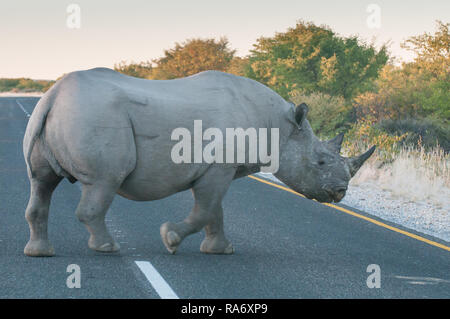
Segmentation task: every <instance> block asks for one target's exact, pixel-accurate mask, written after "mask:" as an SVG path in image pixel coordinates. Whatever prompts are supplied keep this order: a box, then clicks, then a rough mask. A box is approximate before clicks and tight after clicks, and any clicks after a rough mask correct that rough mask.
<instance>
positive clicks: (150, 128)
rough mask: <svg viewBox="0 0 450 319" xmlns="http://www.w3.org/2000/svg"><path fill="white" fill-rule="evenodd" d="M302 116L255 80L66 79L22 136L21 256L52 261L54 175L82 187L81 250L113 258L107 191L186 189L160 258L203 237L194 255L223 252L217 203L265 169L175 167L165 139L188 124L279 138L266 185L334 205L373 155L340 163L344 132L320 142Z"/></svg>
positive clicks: (141, 193)
mask: <svg viewBox="0 0 450 319" xmlns="http://www.w3.org/2000/svg"><path fill="white" fill-rule="evenodd" d="M307 112H308V107H307V105H306V104H301V105H298V106H297V107H296V106H295V105H294V104H293V103H291V102H288V101H286V100H284V99H283V98H282V97H281V96H279V95H278V94H277V93H276V92H274V91H273V90H271V89H270V88H268V87H267V86H265V85H263V84H261V83H258V82H257V81H254V80H251V79H248V78H245V77H240V76H235V75H231V74H227V73H224V72H219V71H205V72H201V73H198V74H196V75H192V76H189V77H186V78H180V79H174V80H146V79H138V78H134V77H130V76H127V75H124V74H121V73H118V72H116V71H114V70H111V69H107V68H95V69H90V70H84V71H76V72H72V73H69V74H67V75H65V76H64V77H63V78H62V79H60V80H59V81H57V83H56V84H55V85H54V86H53V87H52V88H51V89H50V90H49V91H48V92H47V93H46V94H44V95H43V96H42V98H41V99H40V100H39V102H38V103H37V105H36V107H35V109H34V111H33V113H32V115H31V117H30V119H29V122H28V125H27V129H26V132H25V136H24V140H23V151H24V157H25V161H26V164H27V172H28V177H29V180H30V185H31V191H30V199H29V203H28V206H27V208H26V213H25V216H26V220H27V222H28V224H29V228H30V240H29V242H28V243H27V245H26V246H25V249H24V253H25V254H26V255H28V256H52V255H54V249H53V247H52V245H51V244H50V242H49V240H48V233H47V223H48V212H49V205H50V200H51V195H52V193H53V191H54V190H55V188H56V187H57V185H58V183H59V182H60V181H61V180H62V179H63V178H67V179H68V180H69V181H70V182H72V183H74V182H76V181H79V182H80V184H81V189H82V193H81V199H80V202H79V204H78V207H77V209H76V216H77V217H78V219H79V220H80V221H81V222H82V223H84V224H85V225H86V227H87V230H88V231H89V233H90V237H89V241H88V247H89V248H91V249H94V250H97V251H101V252H115V251H118V250H119V245H118V244H117V243H116V242H115V241H114V240H113V238H112V237H111V235H110V234H109V232H108V230H107V227H106V224H105V215H106V212H107V210H108V208H109V206H110V204H111V202H112V200H113V198H114V196H115V195H116V194H119V195H121V196H123V197H125V198H127V199H131V200H135V201H152V200H157V199H161V198H164V197H167V196H169V195H172V194H174V193H177V192H181V191H184V190H188V189H191V190H192V193H193V197H194V201H195V203H194V207H193V208H192V210H191V212H190V214H189V215H188V216H187V217H186V219H184V220H183V221H181V222H178V223H173V222H166V223H164V224H163V225H162V226H161V227H160V234H161V238H162V241H163V243H164V245H165V246H166V248H167V250H168V251H169V252H171V253H175V251H176V250H177V248H178V246H179V245H180V243H181V242H182V240H183V239H184V238H185V237H186V236H188V235H190V234H193V233H195V232H199V231H200V230H202V229H204V230H205V238H204V240H203V241H202V243H201V246H200V251H201V252H204V253H213V254H231V253H233V251H234V249H233V246H232V244H231V243H230V242H229V241H228V240H227V238H226V237H225V234H224V230H223V211H222V199H223V198H224V195H225V193H226V192H227V190H228V188H229V186H230V184H231V182H232V181H233V180H234V179H236V178H240V177H243V176H247V175H250V174H253V173H255V172H259V171H260V170H261V169H263V167H264V164H262V163H261V162H256V163H255V162H252V163H249V162H248V161H247V162H245V161H244V162H243V163H242V162H236V163H228V162H227V163H220V162H219V161H217V162H212V163H205V162H191V163H188V162H186V163H175V162H174V161H173V159H172V158H171V152H172V150H173V146H174V143H175V141H174V140H173V138H172V137H173V136H172V132H173V131H174V130H175V129H177V128H187V129H188V130H189V129H191V130H192V129H193V123H194V122H195V121H196V120H202V124H203V127H212V128H219V129H225V128H245V129H247V128H251V127H253V128H266V129H273V128H276V129H278V134H279V138H278V140H277V141H276V142H277V143H279V145H278V146H279V169H278V171H277V172H275V176H276V177H277V178H279V179H280V180H281V181H282V182H284V183H285V184H286V185H288V186H289V187H291V188H292V189H293V190H295V191H297V192H300V193H302V194H304V195H305V196H306V197H307V198H309V199H316V200H318V201H320V202H332V201H335V202H337V201H339V200H341V199H342V198H343V197H344V195H345V192H346V190H347V186H348V183H349V180H350V178H351V177H352V176H353V175H354V174H355V173H356V171H357V170H358V169H359V168H360V167H361V165H362V164H363V163H364V161H365V160H366V159H367V158H369V156H370V155H371V154H372V153H373V151H374V147H372V148H371V149H369V150H368V151H367V152H366V153H364V154H362V155H360V156H357V157H354V158H344V157H341V156H340V155H339V152H340V148H341V143H342V140H343V135H342V134H341V135H338V136H337V137H335V138H334V139H332V140H330V141H320V140H319V139H318V138H317V137H316V136H315V135H314V133H313V131H312V129H311V126H310V124H309V122H308V120H307V119H306V116H307ZM269 144H270V142H269ZM268 148H269V149H274V148H273V147H272V148H271V145H269V147H268ZM244 151H245V150H244ZM246 158H248V157H246Z"/></svg>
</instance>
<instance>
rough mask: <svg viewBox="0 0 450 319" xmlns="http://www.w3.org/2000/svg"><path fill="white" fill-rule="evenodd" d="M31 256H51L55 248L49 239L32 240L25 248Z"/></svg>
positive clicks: (26, 252) (25, 252) (26, 253)
mask: <svg viewBox="0 0 450 319" xmlns="http://www.w3.org/2000/svg"><path fill="white" fill-rule="evenodd" d="M23 252H24V254H25V255H27V256H30V257H51V256H54V255H55V250H54V249H53V246H52V244H50V242H49V241H48V240H30V241H29V242H28V243H27V245H26V246H25V248H24V250H23Z"/></svg>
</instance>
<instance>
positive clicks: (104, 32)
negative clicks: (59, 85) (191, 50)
mask: <svg viewBox="0 0 450 319" xmlns="http://www.w3.org/2000/svg"><path fill="white" fill-rule="evenodd" d="M71 3H76V4H78V5H79V7H80V8H81V15H80V21H81V27H80V28H79V29H71V28H68V27H67V24H66V21H67V19H68V17H69V15H70V13H67V12H66V10H67V7H68V5H69V4H71ZM370 4H376V5H378V6H379V8H380V10H381V11H380V28H379V29H377V28H369V26H368V23H367V19H368V17H369V16H370V15H371V14H373V11H372V12H367V8H368V6H369V5H370ZM298 20H304V21H312V22H314V23H315V24H318V25H321V24H325V25H328V26H329V27H331V28H332V29H333V30H334V31H335V32H337V33H338V34H340V35H343V36H348V35H359V36H360V37H361V38H362V39H363V40H365V41H367V42H372V41H374V43H375V44H376V45H377V46H379V45H380V44H382V43H384V42H387V41H390V42H391V46H390V50H391V52H392V53H393V55H395V56H397V57H399V58H402V59H403V60H411V58H412V55H411V54H410V53H409V52H407V51H405V50H403V49H401V48H400V43H401V42H402V41H404V40H405V39H406V38H408V37H410V36H413V35H418V34H422V33H424V32H425V31H426V32H433V31H434V30H435V26H436V25H435V20H441V21H444V22H449V20H450V1H448V0H428V1H417V0H409V1H404V0H390V1H387V0H369V1H365V0H340V1H336V0H309V1H304V0H271V1H266V0H220V1H216V0H185V1H181V0H123V1H115V0H69V1H65V0H39V1H33V0H28V1H25V0H0V77H30V78H34V79H56V78H57V77H59V76H60V75H62V74H63V73H67V72H71V71H75V70H81V69H88V68H92V67H98V66H103V67H110V68H112V67H113V66H114V64H115V63H118V62H120V61H122V60H125V61H128V62H130V61H136V62H140V61H147V60H151V59H154V58H158V57H160V56H162V55H163V52H164V49H168V48H171V47H173V46H174V44H175V42H183V41H185V40H186V39H188V38H196V37H201V38H210V37H214V38H219V37H221V36H226V37H227V38H228V40H229V42H230V46H231V48H233V49H237V54H238V55H240V56H243V55H246V54H248V53H249V50H251V49H252V45H253V44H254V43H255V42H256V40H257V39H258V38H259V37H261V36H273V35H274V33H275V32H284V31H286V30H287V28H289V27H293V26H295V23H296V21H298ZM374 39H375V40H374Z"/></svg>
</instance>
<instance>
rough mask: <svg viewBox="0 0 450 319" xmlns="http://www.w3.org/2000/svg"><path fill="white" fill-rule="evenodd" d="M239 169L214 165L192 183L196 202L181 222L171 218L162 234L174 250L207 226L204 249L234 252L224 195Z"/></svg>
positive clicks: (165, 241)
mask: <svg viewBox="0 0 450 319" xmlns="http://www.w3.org/2000/svg"><path fill="white" fill-rule="evenodd" d="M235 173H236V169H235V168H223V167H216V166H211V167H210V168H209V169H208V171H207V172H206V173H205V174H204V175H203V176H202V177H201V178H200V179H198V180H197V181H196V183H195V184H194V186H193V187H192V193H193V195H194V199H195V205H194V208H193V209H192V211H191V213H190V214H189V216H188V217H187V218H186V219H185V220H184V221H183V222H181V223H171V222H167V223H165V224H163V225H162V226H161V229H160V231H161V238H162V241H163V243H164V245H165V246H166V248H167V250H168V251H169V252H170V253H172V254H174V253H175V252H176V250H177V248H178V246H179V245H180V243H181V242H182V240H183V239H184V238H185V237H186V236H188V235H190V234H193V233H196V232H198V231H200V230H201V229H202V228H205V232H206V237H205V239H204V240H203V242H202V244H201V246H200V250H201V251H202V252H204V253H212V254H231V253H233V251H234V250H233V246H232V245H231V243H230V242H229V241H228V240H227V239H226V237H225V233H224V231H223V211H222V199H223V197H224V196H225V193H226V192H227V190H228V187H229V186H230V183H231V181H232V180H233V177H234V175H235Z"/></svg>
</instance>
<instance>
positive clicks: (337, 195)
mask: <svg viewBox="0 0 450 319" xmlns="http://www.w3.org/2000/svg"><path fill="white" fill-rule="evenodd" d="M346 191H347V188H340V189H338V190H335V191H325V192H323V193H320V194H316V195H314V196H311V195H306V194H305V197H306V198H308V199H315V200H317V201H318V202H320V203H339V202H340V201H341V200H342V199H343V198H344V196H345V193H346Z"/></svg>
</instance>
